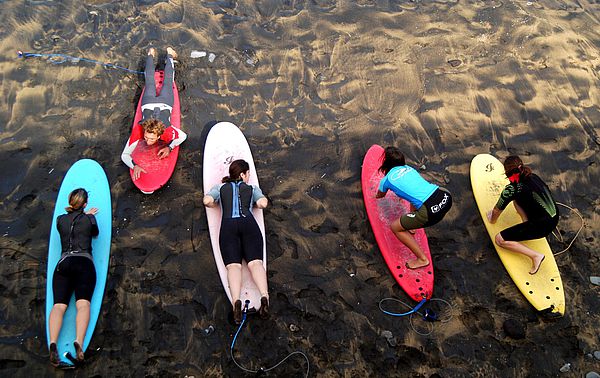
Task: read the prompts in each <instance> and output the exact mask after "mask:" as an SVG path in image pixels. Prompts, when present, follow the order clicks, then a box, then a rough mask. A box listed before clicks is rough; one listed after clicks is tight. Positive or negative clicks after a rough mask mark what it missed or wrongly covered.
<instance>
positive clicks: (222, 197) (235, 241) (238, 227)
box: [206, 180, 264, 266]
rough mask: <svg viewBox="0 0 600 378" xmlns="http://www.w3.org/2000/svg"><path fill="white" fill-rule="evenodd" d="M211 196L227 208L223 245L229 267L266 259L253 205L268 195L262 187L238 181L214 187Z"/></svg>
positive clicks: (224, 218)
mask: <svg viewBox="0 0 600 378" xmlns="http://www.w3.org/2000/svg"><path fill="white" fill-rule="evenodd" d="M206 194H207V195H209V196H211V197H212V198H214V200H215V201H217V202H220V204H221V209H222V210H223V217H222V219H221V231H220V234H219V246H220V248H221V256H222V257H223V263H224V264H225V266H227V265H229V264H233V263H236V264H241V263H242V259H244V260H246V262H250V261H253V260H262V259H263V236H262V233H261V232H260V228H259V227H258V223H256V220H255V219H254V216H253V215H252V206H253V205H254V204H255V203H256V201H258V200H259V199H261V198H263V197H264V195H263V193H262V190H260V188H259V187H258V186H254V185H248V184H246V183H244V181H242V180H239V181H234V182H228V183H225V184H219V185H216V186H214V187H213V188H212V189H211V190H210V192H208V193H206Z"/></svg>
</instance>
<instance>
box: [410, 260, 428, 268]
mask: <svg viewBox="0 0 600 378" xmlns="http://www.w3.org/2000/svg"><path fill="white" fill-rule="evenodd" d="M427 265H429V260H420V259H415V260H410V261H408V262H407V263H406V267H407V268H408V269H419V268H423V267H426V266H427Z"/></svg>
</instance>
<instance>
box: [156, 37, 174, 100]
mask: <svg viewBox="0 0 600 378" xmlns="http://www.w3.org/2000/svg"><path fill="white" fill-rule="evenodd" d="M173 54H175V51H174V50H173V49H171V48H170V47H169V48H168V49H167V59H166V61H165V77H164V82H163V86H162V89H161V90H160V95H159V96H158V97H157V98H156V100H155V101H156V102H157V103H161V104H167V105H169V106H170V107H171V108H172V107H173V104H174V103H175V96H174V95H173V81H174V80H175V64H174V63H173V58H174V56H173Z"/></svg>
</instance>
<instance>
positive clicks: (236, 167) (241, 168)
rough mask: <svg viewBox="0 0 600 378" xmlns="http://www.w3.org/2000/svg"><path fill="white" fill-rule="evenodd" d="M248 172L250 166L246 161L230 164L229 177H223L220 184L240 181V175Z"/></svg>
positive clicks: (235, 161) (236, 161) (240, 160)
mask: <svg viewBox="0 0 600 378" xmlns="http://www.w3.org/2000/svg"><path fill="white" fill-rule="evenodd" d="M248 170H250V164H248V162H246V160H243V159H238V160H234V161H232V162H231V165H230V166H229V176H225V177H223V179H222V180H221V182H232V181H237V180H239V179H240V175H241V174H242V173H244V172H248Z"/></svg>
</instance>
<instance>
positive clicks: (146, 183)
mask: <svg viewBox="0 0 600 378" xmlns="http://www.w3.org/2000/svg"><path fill="white" fill-rule="evenodd" d="M154 78H155V81H156V91H157V93H160V90H161V89H162V86H163V81H164V71H156V72H155V73H154ZM143 96H144V91H143V90H142V94H141V95H140V100H139V101H138V106H137V111H136V112H135V118H134V120H133V129H132V131H131V137H130V138H129V140H131V141H134V142H135V141H136V140H139V142H138V145H137V146H136V148H135V150H134V151H133V153H132V154H131V157H132V158H133V161H135V163H136V164H138V165H139V166H141V167H143V168H144V169H145V170H146V173H142V174H141V176H140V178H139V179H137V180H133V169H130V170H129V174H130V175H131V179H132V180H133V183H134V184H135V186H137V187H138V189H140V190H141V191H142V192H143V193H146V194H150V193H153V192H154V191H155V190H157V189H159V188H161V187H162V186H163V185H165V184H166V183H167V181H169V179H170V178H171V175H172V174H173V171H174V170H175V164H176V163H177V157H178V156H179V146H177V147H175V148H174V149H173V151H171V153H170V154H169V156H167V157H166V158H164V159H159V158H158V156H157V154H158V151H159V150H160V149H161V148H163V147H165V146H167V145H168V144H169V142H170V141H171V140H172V139H173V133H174V132H175V131H174V130H173V129H171V128H170V127H167V129H166V130H165V132H164V134H163V135H162V136H161V137H160V139H159V140H158V142H156V143H154V144H153V145H151V146H149V145H148V144H146V141H145V140H144V130H143V129H142V126H140V121H141V120H142V97H143ZM173 96H174V103H173V110H172V112H171V124H172V125H173V126H175V127H176V128H178V129H181V109H180V105H179V92H178V91H177V85H175V82H173Z"/></svg>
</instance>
